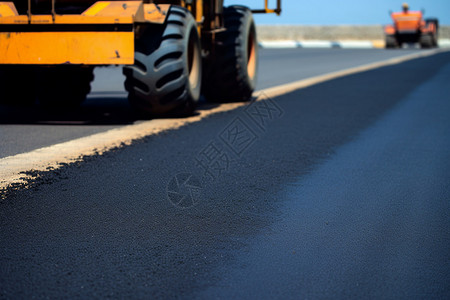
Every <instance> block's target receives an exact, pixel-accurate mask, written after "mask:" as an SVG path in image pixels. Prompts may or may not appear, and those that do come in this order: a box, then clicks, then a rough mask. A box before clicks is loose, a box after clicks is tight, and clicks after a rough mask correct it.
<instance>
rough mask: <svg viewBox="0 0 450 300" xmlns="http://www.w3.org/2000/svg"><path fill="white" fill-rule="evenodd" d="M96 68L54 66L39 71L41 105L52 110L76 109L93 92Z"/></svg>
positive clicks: (38, 92) (38, 82) (38, 91)
mask: <svg viewBox="0 0 450 300" xmlns="http://www.w3.org/2000/svg"><path fill="white" fill-rule="evenodd" d="M93 71H94V68H93V67H89V66H71V65H68V66H52V67H40V68H39V69H38V70H37V94H38V100H39V103H40V104H41V105H42V106H44V107H47V108H50V109H61V108H74V107H77V106H79V105H80V104H81V103H83V101H84V100H85V99H86V96H87V94H89V92H90V91H91V81H92V80H93V79H94V72H93Z"/></svg>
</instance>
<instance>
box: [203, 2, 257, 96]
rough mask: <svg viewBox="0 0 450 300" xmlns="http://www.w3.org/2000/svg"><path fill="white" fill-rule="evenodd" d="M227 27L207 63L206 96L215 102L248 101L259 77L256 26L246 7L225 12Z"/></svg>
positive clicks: (231, 7)
mask: <svg viewBox="0 0 450 300" xmlns="http://www.w3.org/2000/svg"><path fill="white" fill-rule="evenodd" d="M224 25H225V30H224V31H223V32H218V33H217V34H216V39H215V41H214V42H215V44H214V47H213V52H212V53H211V55H210V57H209V58H208V61H207V65H206V72H207V74H208V75H207V76H205V78H204V79H205V80H204V81H203V94H204V95H205V97H206V98H207V99H208V100H209V101H213V102H239V101H248V100H250V99H251V97H252V93H253V91H254V89H255V86H256V80H257V75H258V74H257V73H258V42H257V38H256V28H255V22H254V20H253V16H252V13H251V11H250V10H249V9H248V8H247V7H244V6H230V7H226V8H224Z"/></svg>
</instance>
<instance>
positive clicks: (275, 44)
mask: <svg viewBox="0 0 450 300" xmlns="http://www.w3.org/2000/svg"><path fill="white" fill-rule="evenodd" d="M259 46H260V47H262V48H266V49H292V48H316V49H317V48H324V49H329V48H340V49H375V48H384V42H380V41H322V40H308V41H296V40H286V41H261V42H259ZM439 47H440V48H450V39H440V40H439Z"/></svg>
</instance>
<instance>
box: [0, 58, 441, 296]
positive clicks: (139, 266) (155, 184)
mask: <svg viewBox="0 0 450 300" xmlns="http://www.w3.org/2000/svg"><path fill="white" fill-rule="evenodd" d="M449 79H450V54H449V53H443V54H438V55H435V56H432V57H428V58H422V59H417V60H414V61H410V62H406V63H403V64H400V65H395V66H390V67H385V68H381V69H377V70H373V71H368V72H364V73H360V74H355V75H351V76H347V77H344V78H340V79H336V80H332V81H329V82H325V83H322V84H319V85H316V86H312V87H309V88H305V89H302V90H299V91H296V92H292V93H289V94H286V95H283V96H280V97H276V98H274V99H268V100H267V101H265V102H261V103H259V102H257V103H253V104H250V105H248V106H247V107H245V108H241V109H237V110H235V111H231V112H227V113H222V114H218V115H214V116H211V117H209V118H207V119H206V120H203V121H201V122H198V123H194V124H191V125H188V126H186V127H183V128H181V129H179V130H173V131H169V132H165V133H162V134H159V135H156V136H151V137H148V138H145V139H143V140H141V141H139V142H136V143H134V144H133V145H131V146H129V147H125V148H121V149H118V150H115V151H111V152H109V153H107V154H105V155H103V156H93V157H88V158H86V159H85V161H84V162H80V163H77V164H73V165H68V166H66V167H64V168H62V169H61V170H58V171H55V172H48V173H46V174H44V175H43V177H42V178H41V179H39V180H37V181H36V182H34V183H33V182H32V183H30V184H31V185H32V188H30V189H22V190H18V191H10V192H9V193H8V194H6V196H7V197H6V198H5V199H3V200H1V202H0V265H1V268H0V298H6V299H29V298H33V297H34V298H70V299H73V298H83V299H85V298H146V299H147V298H183V299H190V298H204V299H211V298H219V299H229V298H230V297H231V298H257V299H263V298H267V299H272V298H278V299H286V298H290V299H298V298H302V299H303V298H304V299H306V298H308V299H310V298H312V299H317V298H318V299H324V298H340V299H347V298H355V299H360V298H372V299H379V298H387V299H401V298H403V299H423V298H426V299H447V298H449V297H450V289H449V286H450V285H449V278H450V265H449V264H450V260H449V253H450V251H449V245H450V217H449V214H450V210H449V209H450V207H449V206H450V203H449V198H450V189H449V184H448V183H449V182H450V173H449V172H448V171H447V170H448V169H449V168H450V151H449V150H448V149H450V142H449V141H450V119H449V118H448V116H449V115H450V98H449V96H448V95H449V94H450V90H449V86H448V84H446V83H448V82H450V80H449ZM183 196H185V197H183Z"/></svg>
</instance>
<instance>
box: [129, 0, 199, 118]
mask: <svg viewBox="0 0 450 300" xmlns="http://www.w3.org/2000/svg"><path fill="white" fill-rule="evenodd" d="M123 73H124V75H125V76H126V81H125V89H126V90H127V91H128V99H129V101H130V103H131V104H132V105H133V106H134V107H135V108H137V109H138V110H139V111H140V112H142V113H144V114H147V115H167V114H171V115H172V114H173V115H185V114H190V113H192V112H193V111H194V109H195V107H196V105H197V103H198V101H199V99H200V92H201V80H202V56H201V46H200V40H199V36H198V32H197V24H196V22H195V20H194V17H193V16H192V14H191V13H190V12H189V11H188V10H186V9H184V8H182V7H179V6H172V7H171V8H170V11H169V14H168V17H167V20H166V23H165V25H164V27H162V28H161V27H157V26H156V27H155V26H150V27H148V28H147V29H146V30H145V32H143V33H142V35H141V36H140V37H139V38H138V39H137V40H136V53H135V64H134V65H133V66H127V67H124V69H123Z"/></svg>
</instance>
